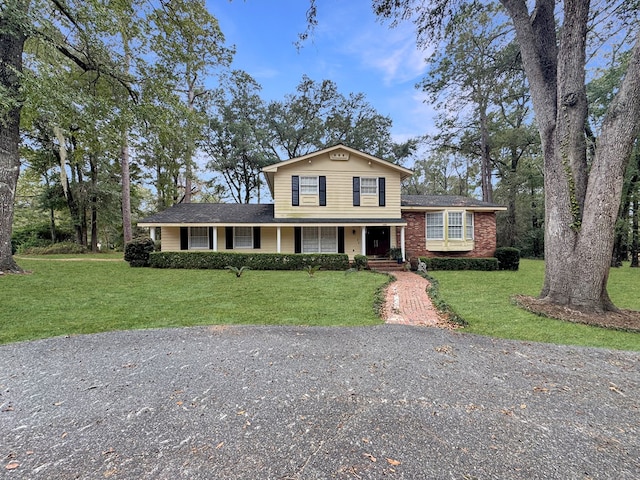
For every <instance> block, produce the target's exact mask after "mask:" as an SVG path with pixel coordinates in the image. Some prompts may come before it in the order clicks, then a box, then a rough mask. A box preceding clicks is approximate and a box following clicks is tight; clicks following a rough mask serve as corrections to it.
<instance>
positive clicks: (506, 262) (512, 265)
mask: <svg viewBox="0 0 640 480" xmlns="http://www.w3.org/2000/svg"><path fill="white" fill-rule="evenodd" d="M494 255H495V257H496V258H497V259H498V270H518V266H519V265H520V250H518V249H517V248H512V247H499V248H496V252H495V253H494Z"/></svg>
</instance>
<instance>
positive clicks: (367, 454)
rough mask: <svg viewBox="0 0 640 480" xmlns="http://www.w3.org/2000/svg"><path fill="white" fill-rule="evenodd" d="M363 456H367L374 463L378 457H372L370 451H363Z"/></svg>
mask: <svg viewBox="0 0 640 480" xmlns="http://www.w3.org/2000/svg"><path fill="white" fill-rule="evenodd" d="M364 456H365V457H367V458H368V459H369V460H371V461H372V462H374V463H375V462H377V461H378V459H377V458H376V457H374V456H373V455H371V454H370V453H365V454H364Z"/></svg>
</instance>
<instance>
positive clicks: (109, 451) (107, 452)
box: [102, 447, 115, 455]
mask: <svg viewBox="0 0 640 480" xmlns="http://www.w3.org/2000/svg"><path fill="white" fill-rule="evenodd" d="M111 453H115V450H114V449H113V447H111V448H110V449H109V450H105V451H104V452H102V454H103V455H109V454H111Z"/></svg>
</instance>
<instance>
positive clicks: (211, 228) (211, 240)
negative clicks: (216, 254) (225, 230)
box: [209, 227, 213, 250]
mask: <svg viewBox="0 0 640 480" xmlns="http://www.w3.org/2000/svg"><path fill="white" fill-rule="evenodd" d="M209 250H213V227H209Z"/></svg>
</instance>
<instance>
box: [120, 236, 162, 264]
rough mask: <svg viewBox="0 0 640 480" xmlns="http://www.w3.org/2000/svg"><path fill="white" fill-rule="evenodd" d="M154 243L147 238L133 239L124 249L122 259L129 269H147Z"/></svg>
mask: <svg viewBox="0 0 640 480" xmlns="http://www.w3.org/2000/svg"><path fill="white" fill-rule="evenodd" d="M154 249H155V242H154V241H153V240H151V239H150V238H148V237H144V238H134V239H133V240H131V241H130V242H129V243H127V244H126V245H125V247H124V259H125V261H126V262H129V266H131V267H148V266H149V255H151V253H152V252H153V250H154Z"/></svg>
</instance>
